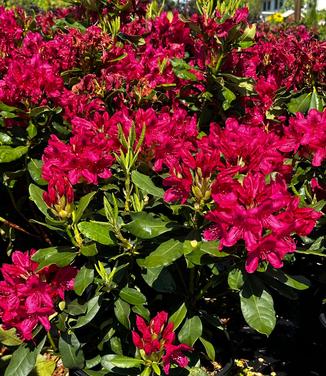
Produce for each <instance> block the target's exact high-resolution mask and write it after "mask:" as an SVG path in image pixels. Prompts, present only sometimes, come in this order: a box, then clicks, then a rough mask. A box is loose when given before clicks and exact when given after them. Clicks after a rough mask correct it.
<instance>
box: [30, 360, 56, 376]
mask: <svg viewBox="0 0 326 376" xmlns="http://www.w3.org/2000/svg"><path fill="white" fill-rule="evenodd" d="M56 366H57V365H56V361H55V360H53V359H47V358H46V357H44V356H42V355H38V356H37V359H36V365H35V375H37V376H52V375H53V372H54V370H55V368H56Z"/></svg>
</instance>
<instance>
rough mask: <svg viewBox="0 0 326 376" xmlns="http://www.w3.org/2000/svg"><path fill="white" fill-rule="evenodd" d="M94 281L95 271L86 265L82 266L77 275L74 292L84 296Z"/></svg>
mask: <svg viewBox="0 0 326 376" xmlns="http://www.w3.org/2000/svg"><path fill="white" fill-rule="evenodd" d="M93 280H94V269H91V268H88V267H87V266H86V265H84V266H82V267H81V269H80V270H79V272H78V274H77V275H76V278H75V282H74V290H75V292H76V294H77V295H82V294H83V293H84V291H85V290H86V288H87V287H88V286H89V285H90V284H91V283H92V282H93Z"/></svg>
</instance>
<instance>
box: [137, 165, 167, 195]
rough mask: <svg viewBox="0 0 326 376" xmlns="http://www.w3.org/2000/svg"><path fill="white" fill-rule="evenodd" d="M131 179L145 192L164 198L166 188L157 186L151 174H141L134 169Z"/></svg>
mask: <svg viewBox="0 0 326 376" xmlns="http://www.w3.org/2000/svg"><path fill="white" fill-rule="evenodd" d="M131 179H132V182H133V183H134V184H135V185H136V186H137V187H138V188H140V189H142V190H143V191H144V192H146V193H148V194H150V195H152V196H154V197H159V198H163V195H164V190H163V189H162V188H158V187H156V185H155V184H154V183H153V182H152V180H151V178H150V177H149V176H147V175H144V174H141V173H140V172H138V171H133V172H132V174H131Z"/></svg>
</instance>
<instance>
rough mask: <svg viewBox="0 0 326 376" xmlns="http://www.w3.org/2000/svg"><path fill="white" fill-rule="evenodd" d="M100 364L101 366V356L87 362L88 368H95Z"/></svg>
mask: <svg viewBox="0 0 326 376" xmlns="http://www.w3.org/2000/svg"><path fill="white" fill-rule="evenodd" d="M99 364H101V355H96V356H94V358H92V359H87V360H86V367H87V368H94V367H96V366H97V365H99Z"/></svg>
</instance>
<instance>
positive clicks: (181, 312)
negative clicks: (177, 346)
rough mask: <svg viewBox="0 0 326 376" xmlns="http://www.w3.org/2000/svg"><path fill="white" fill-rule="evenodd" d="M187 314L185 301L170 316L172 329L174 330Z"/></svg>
mask: <svg viewBox="0 0 326 376" xmlns="http://www.w3.org/2000/svg"><path fill="white" fill-rule="evenodd" d="M186 314H187V307H186V304H185V303H182V304H181V306H180V307H179V308H178V309H177V310H176V311H175V312H174V313H173V315H171V316H170V319H169V322H173V324H174V330H176V329H177V328H178V327H179V326H180V324H181V323H182V321H183V320H184V318H185V317H186Z"/></svg>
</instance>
